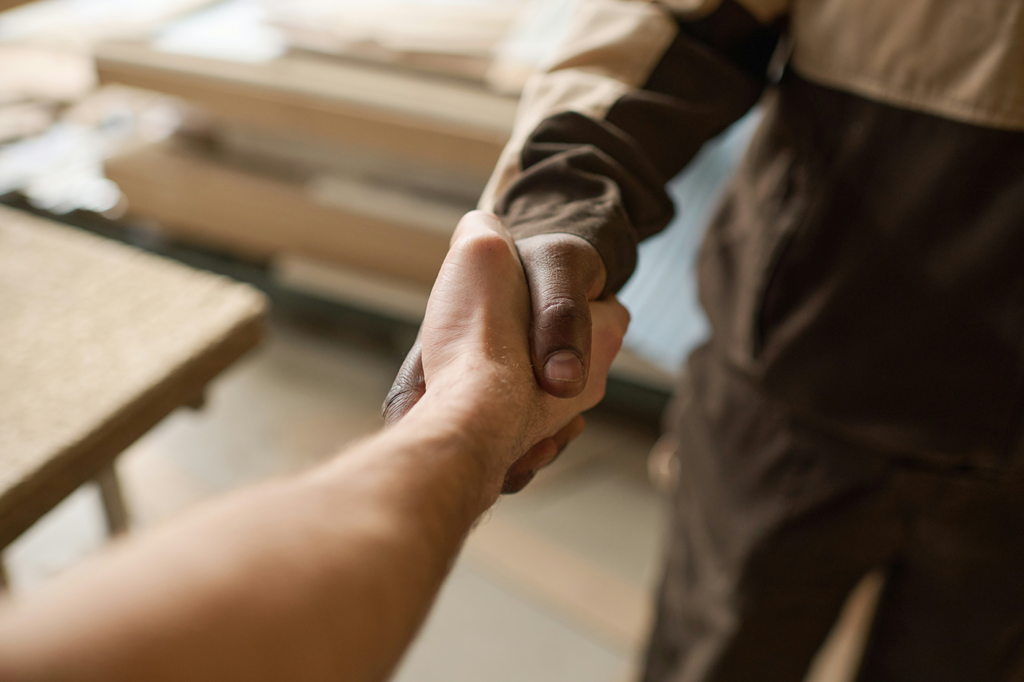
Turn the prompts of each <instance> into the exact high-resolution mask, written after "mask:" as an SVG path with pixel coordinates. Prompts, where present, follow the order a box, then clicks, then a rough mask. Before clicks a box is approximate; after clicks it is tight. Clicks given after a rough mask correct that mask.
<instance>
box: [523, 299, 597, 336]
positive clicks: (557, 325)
mask: <svg viewBox="0 0 1024 682" xmlns="http://www.w3.org/2000/svg"><path fill="white" fill-rule="evenodd" d="M536 318H537V328H538V329H539V330H542V331H561V330H564V329H566V328H570V329H571V328H573V327H578V326H582V325H585V324H589V322H590V309H589V306H588V305H587V303H586V302H583V301H580V300H578V299H576V298H573V297H571V296H550V297H547V298H544V299H543V300H542V302H541V304H540V306H539V308H538V310H537V314H536Z"/></svg>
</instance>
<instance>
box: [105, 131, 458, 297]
mask: <svg viewBox="0 0 1024 682" xmlns="http://www.w3.org/2000/svg"><path fill="white" fill-rule="evenodd" d="M106 171H107V175H108V177H110V178H111V179H112V180H113V181H114V182H116V183H117V184H118V186H120V187H121V189H122V191H123V192H124V194H125V196H126V197H127V198H128V204H129V213H130V215H133V216H137V217H142V218H147V219H152V220H155V221H157V222H158V223H159V225H160V227H161V230H162V231H164V232H165V233H167V234H170V235H175V236H178V237H182V238H185V239H189V240H192V241H195V242H198V243H204V244H209V245H212V246H216V247H219V248H225V249H228V250H230V251H232V252H234V253H237V254H239V255H243V256H248V257H253V258H258V259H269V258H271V257H273V256H275V255H278V254H282V253H292V254H297V255H301V256H307V257H311V258H315V259H318V260H325V261H334V262H337V263H341V264H344V265H348V266H352V267H355V268H361V269H364V270H368V271H371V272H377V273H382V274H384V275H388V276H392V277H394V278H396V279H398V280H402V281H407V282H411V283H414V284H419V285H421V286H422V285H428V286H429V285H431V284H432V283H433V281H434V278H435V277H436V276H437V272H438V270H439V269H440V267H441V263H442V262H443V261H444V257H445V254H446V253H447V252H448V241H449V234H450V232H451V231H452V230H454V229H455V222H451V224H450V226H449V227H448V230H447V231H442V230H441V229H439V228H440V227H441V226H440V225H439V224H436V219H437V217H438V216H440V215H442V210H443V209H442V208H438V207H435V208H437V211H436V212H435V213H433V214H431V215H433V216H434V220H435V223H432V224H431V226H427V227H425V226H424V225H423V224H422V222H421V221H420V216H419V211H418V210H417V209H416V207H415V206H412V207H411V208H409V210H407V211H406V213H405V215H407V218H406V219H405V220H404V221H403V220H401V219H400V217H399V216H398V215H396V211H397V210H398V209H400V208H402V207H401V206H397V205H396V206H387V207H386V208H384V209H382V211H381V213H380V214H378V215H376V216H374V215H369V214H368V213H366V212H365V211H366V210H367V207H366V206H360V207H358V208H360V209H361V211H364V212H360V211H357V210H352V209H348V208H345V206H344V204H343V202H342V199H339V198H337V197H332V196H328V195H327V194H325V188H324V186H323V183H318V182H303V181H301V180H294V179H292V180H290V179H287V178H283V177H282V178H278V177H273V176H270V175H258V174H255V173H251V172H247V171H245V170H241V169H239V168H236V167H233V166H229V165H226V164H224V163H220V162H218V160H216V159H215V158H213V157H211V156H209V155H204V154H201V153H198V152H195V151H191V150H189V149H186V148H184V147H183V146H181V145H178V144H174V143H168V144H162V145H155V146H151V147H146V148H143V149H140V150H137V151H135V152H133V153H130V154H127V155H125V156H122V157H117V158H115V159H112V160H110V161H108V162H107V167H106ZM343 194H344V193H342V195H343ZM458 215H460V212H459V211H458V210H452V211H451V212H450V216H451V217H452V220H453V221H457V216H458Z"/></svg>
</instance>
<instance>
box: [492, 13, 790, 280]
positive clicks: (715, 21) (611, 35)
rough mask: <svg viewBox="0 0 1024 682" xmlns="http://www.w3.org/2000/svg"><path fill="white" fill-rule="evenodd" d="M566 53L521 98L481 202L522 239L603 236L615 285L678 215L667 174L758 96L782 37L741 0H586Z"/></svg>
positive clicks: (599, 241)
mask: <svg viewBox="0 0 1024 682" xmlns="http://www.w3.org/2000/svg"><path fill="white" fill-rule="evenodd" d="M580 4H581V5H582V6H583V11H582V12H581V15H580V17H579V20H578V22H577V24H576V28H575V31H574V34H573V36H572V37H571V38H570V40H569V41H568V42H567V45H566V48H565V51H564V54H563V55H562V56H561V57H560V58H559V60H557V61H556V63H555V65H553V66H552V67H551V68H549V69H547V70H546V71H545V72H544V73H542V74H540V75H539V76H537V77H535V79H534V80H533V81H532V82H531V83H530V85H529V86H528V88H527V91H526V92H525V93H524V96H523V103H522V104H521V106H520V113H519V116H518V119H517V125H516V130H515V132H514V133H513V137H512V140H511V141H510V143H509V146H508V147H507V148H506V150H505V153H504V154H503V155H502V160H501V162H500V163H499V167H498V169H497V170H496V171H495V175H494V176H493V177H492V179H491V183H490V185H489V186H488V190H487V191H486V192H485V194H484V197H483V199H482V200H481V208H484V209H487V210H493V211H494V212H495V213H497V214H498V215H499V216H501V217H502V219H503V220H504V222H505V224H506V225H507V226H508V227H509V229H510V230H511V231H512V233H513V235H515V236H516V238H520V239H521V238H524V237H528V236H533V235H537V234H543V233H552V232H564V233H570V234H575V235H578V236H580V237H583V238H584V239H586V240H587V241H589V242H590V243H591V244H593V245H594V246H595V247H596V248H597V250H598V252H599V253H600V254H601V257H602V258H603V260H604V263H605V266H606V268H607V271H608V284H607V287H606V293H611V292H615V291H617V290H618V289H619V288H620V287H621V286H622V285H623V284H624V283H625V282H626V280H627V279H628V278H629V276H630V275H631V274H632V272H633V268H634V267H635V264H636V245H637V242H638V241H639V240H640V239H644V238H646V237H649V236H650V235H652V234H655V233H656V232H658V231H659V230H661V229H662V228H664V227H665V226H666V225H667V224H668V222H669V221H670V220H671V219H672V216H673V214H674V210H673V206H672V202H671V200H670V199H669V197H668V194H667V193H666V191H665V184H666V183H667V182H668V181H669V180H670V179H671V178H672V177H673V176H675V175H676V174H677V173H678V172H679V171H680V170H681V169H682V168H683V167H684V166H685V165H686V164H687V163H688V162H689V161H690V159H692V158H693V156H694V155H695V154H696V153H697V151H698V150H699V149H700V147H701V146H702V145H703V144H704V142H705V141H707V140H708V139H710V138H712V137H714V136H715V135H717V134H718V133H720V132H721V131H722V130H724V129H725V128H726V127H728V126H729V125H730V124H731V123H732V122H734V121H736V120H737V119H739V118H740V117H742V116H743V114H744V113H746V112H747V111H748V110H749V109H750V108H751V107H752V106H753V105H754V104H755V103H756V102H757V100H758V99H759V98H760V95H761V92H762V90H763V88H764V85H765V72H766V70H767V65H768V61H769V59H770V57H771V54H772V52H773V51H774V48H775V45H776V43H777V41H778V35H779V31H778V28H777V22H776V24H773V25H771V26H768V25H765V24H764V23H762V22H761V21H759V20H758V19H756V18H755V17H754V16H753V15H752V14H751V13H750V12H749V11H747V10H746V9H744V8H743V7H741V6H740V5H738V4H736V2H734V1H733V0H725V1H724V2H722V3H720V4H719V5H718V6H717V8H716V9H715V10H714V11H712V12H710V13H709V14H706V15H704V16H701V17H694V16H692V15H691V16H689V17H688V18H684V17H683V16H682V15H673V14H672V13H671V12H670V10H668V9H667V8H666V7H664V6H662V5H658V4H653V3H644V2H630V1H628V0H582V1H581V3H580Z"/></svg>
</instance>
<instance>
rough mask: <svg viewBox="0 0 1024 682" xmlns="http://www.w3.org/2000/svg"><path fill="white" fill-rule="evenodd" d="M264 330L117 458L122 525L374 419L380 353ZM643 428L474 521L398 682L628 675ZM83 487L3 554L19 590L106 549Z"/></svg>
mask: <svg viewBox="0 0 1024 682" xmlns="http://www.w3.org/2000/svg"><path fill="white" fill-rule="evenodd" d="M366 346H367V344H365V343H364V344H358V343H356V344H352V343H340V342H338V341H337V340H336V339H328V338H325V337H323V336H321V335H317V334H313V333H310V332H308V331H303V330H302V329H300V328H298V327H296V326H294V325H290V324H282V323H278V324H275V326H274V328H273V331H272V334H271V338H270V339H269V340H268V342H267V343H266V344H265V345H264V346H263V347H262V348H261V350H259V351H258V352H256V353H254V354H253V355H251V356H250V357H248V358H246V359H245V360H244V361H242V362H241V363H239V364H238V365H237V366H236V367H234V368H233V369H231V370H230V371H229V372H227V373H225V374H224V375H223V376H222V377H221V378H220V379H219V380H218V381H217V382H216V383H215V384H214V385H213V386H212V388H211V390H210V393H209V395H208V399H207V404H206V406H205V408H204V409H202V410H201V411H191V410H187V409H182V410H179V411H178V412H176V413H174V414H173V415H171V416H170V417H169V418H168V419H166V420H165V421H164V422H163V423H162V424H161V425H159V426H158V427H157V428H155V429H154V430H153V431H151V432H150V433H149V434H147V435H146V436H145V437H144V438H143V439H142V440H140V441H139V442H138V443H136V444H135V445H134V446H133V447H132V448H131V449H130V450H129V451H127V452H126V453H124V455H123V456H122V457H121V459H120V461H119V465H118V466H119V472H120V475H121V479H122V482H123V485H124V487H125V493H126V496H127V498H128V502H129V505H130V508H131V512H132V515H133V519H134V527H135V529H136V532H142V531H143V530H144V528H145V527H146V526H149V525H151V524H154V523H157V522H160V521H163V520H164V519H167V518H170V517H173V516H174V515H175V514H177V513H179V512H180V511H181V510H183V509H185V508H186V507H189V506H191V505H193V504H196V503H198V502H200V501H202V500H203V499H204V498H208V497H210V496H213V495H216V494H218V493H222V492H224V491H226V490H229V489H231V488H235V487H238V486H240V485H244V484H246V483H250V482H252V481H256V480H259V479H262V478H266V477H269V476H275V475H281V474H286V473H288V472H292V471H296V470H299V469H302V468H304V467H308V466H310V465H312V464H314V463H315V462H317V461H320V460H322V459H324V458H326V457H329V456H331V455H332V454H333V453H335V452H337V451H338V449H339V448H340V447H341V446H342V445H343V444H344V443H345V442H347V441H350V440H351V439H353V438H357V437H359V436H361V435H363V434H366V433H369V432H371V431H373V430H374V429H376V428H378V427H379V426H380V425H381V419H380V416H379V414H380V405H381V402H382V400H383V398H384V395H385V394H386V392H387V390H388V388H389V387H390V384H391V380H392V377H393V376H394V374H395V371H396V369H397V366H396V361H395V358H394V356H393V354H382V353H379V352H374V351H373V350H371V349H369V348H367V347H366ZM654 438H655V434H654V433H652V431H651V430H650V429H649V428H642V427H639V426H635V425H631V424H630V423H628V422H626V421H624V420H621V419H617V418H615V417H614V416H609V415H595V416H593V417H592V418H591V419H590V422H589V426H588V429H587V432H586V433H585V434H584V435H583V436H582V437H581V438H580V439H579V440H578V441H577V442H575V443H574V444H573V445H572V446H571V447H570V448H569V449H568V450H567V451H566V452H565V453H564V455H563V456H562V458H561V459H560V460H559V461H558V462H557V463H556V464H555V465H553V466H552V467H551V468H549V469H548V470H546V471H545V472H543V473H542V475H540V476H538V478H537V479H536V480H535V481H534V483H533V484H532V485H531V486H530V488H528V489H527V490H526V491H524V492H523V493H521V494H519V495H516V496H513V497H509V498H505V499H503V500H502V501H501V502H500V503H499V504H498V506H497V507H496V508H495V509H494V510H493V511H492V512H491V513H490V514H489V515H488V517H487V519H486V520H485V521H484V522H483V523H481V524H480V526H479V527H478V529H477V530H476V531H474V533H473V535H472V536H471V538H470V540H469V541H468V543H467V546H466V549H465V551H464V553H463V555H462V557H461V558H460V560H459V562H458V564H457V565H456V567H455V569H454V571H453V573H452V576H451V579H450V580H449V581H448V583H447V585H446V586H445V588H444V590H443V592H442V594H441V596H440V599H439V601H438V604H437V608H436V609H435V610H434V612H433V614H432V615H431V617H430V620H429V621H428V623H427V625H426V627H425V628H424V630H423V632H422V633H421V635H420V637H419V638H418V640H417V642H416V644H415V645H414V646H413V648H412V650H411V651H410V652H409V654H408V656H407V657H406V659H405V661H404V663H403V664H402V667H401V670H400V672H399V674H398V676H397V679H398V680H399V681H400V682H434V681H437V682H462V681H466V682H476V681H478V680H487V681H488V682H506V681H508V682H512V681H523V680H530V681H531V682H545V681H547V680H551V681H552V682H555V681H557V682H573V681H575V680H579V681H581V682H583V681H587V682H599V681H605V680H607V681H610V682H626V681H627V680H629V679H631V677H632V673H633V671H634V670H635V666H636V658H637V653H638V651H639V648H640V646H641V642H642V640H643V636H644V633H645V631H646V628H647V623H648V616H649V594H650V590H651V587H652V585H653V584H654V583H655V581H656V579H657V566H658V560H657V559H658V555H659V547H660V543H661V536H662V528H663V520H662V513H661V507H662V500H661V499H660V498H659V495H658V494H657V493H656V492H655V491H654V490H653V489H652V488H651V486H650V484H649V482H648V479H647V473H646V455H647V452H648V451H649V450H650V448H651V445H652V444H653V440H654ZM104 542H105V540H104V533H103V522H102V517H101V515H100V507H99V502H98V497H97V494H96V492H95V490H93V489H91V488H90V487H89V486H86V487H84V488H83V489H81V490H80V491H78V492H77V493H76V494H75V495H73V496H72V497H70V498H68V499H67V500H66V501H65V502H64V503H63V504H62V505H61V506H60V507H58V508H57V509H55V510H54V511H53V512H51V514H50V515H48V516H47V517H46V518H44V519H43V520H42V521H41V522H40V523H39V524H37V525H36V526H35V527H34V528H33V529H32V530H30V531H29V532H28V533H26V534H25V535H24V536H23V537H22V538H20V539H19V540H18V541H17V542H16V543H15V544H13V545H12V546H11V547H10V548H9V549H8V551H7V552H6V555H5V560H6V563H7V566H8V571H9V574H10V580H11V585H12V590H13V592H14V594H15V596H17V595H18V594H24V593H27V592H29V591H32V590H35V589H39V588H40V586H43V585H45V583H46V581H47V579H49V578H50V577H52V576H53V575H54V574H56V573H58V572H60V571H62V570H65V569H67V568H69V567H71V566H73V565H74V564H75V563H76V562H77V561H79V560H80V559H81V558H82V557H84V556H86V555H88V554H89V553H90V552H93V551H96V550H97V549H98V548H100V547H102V545H103V544H104Z"/></svg>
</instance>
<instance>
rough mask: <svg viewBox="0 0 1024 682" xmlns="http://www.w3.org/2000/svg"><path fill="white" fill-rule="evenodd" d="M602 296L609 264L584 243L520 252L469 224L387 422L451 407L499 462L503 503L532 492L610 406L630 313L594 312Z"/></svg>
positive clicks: (607, 304)
mask: <svg viewBox="0 0 1024 682" xmlns="http://www.w3.org/2000/svg"><path fill="white" fill-rule="evenodd" d="M520 256H522V260H521V258H520ZM524 264H525V268H524ZM528 276H529V283H528V281H527V277H528ZM603 286H604V266H603V264H602V263H601V262H600V256H598V254H597V252H596V251H595V250H594V249H593V248H592V247H590V246H589V244H586V243H585V242H583V241H582V240H581V239H580V238H578V237H574V236H571V235H560V234H559V235H543V236H540V237H534V238H531V239H527V240H524V241H523V242H520V246H519V250H518V251H517V248H516V244H515V243H514V242H513V239H512V237H511V235H510V234H509V233H508V232H507V231H506V230H505V228H504V227H503V226H502V225H501V223H500V221H499V220H498V219H497V217H495V216H493V215H491V214H488V213H484V212H481V211H474V212H471V213H469V214H467V215H466V216H465V217H464V218H463V219H462V221H461V222H460V223H459V225H458V227H457V229H456V230H455V234H454V235H453V236H452V244H451V249H450V251H449V253H448V256H447V258H446V259H445V262H444V265H443V266H442V267H441V271H440V274H439V275H438V278H437V281H436V283H435V285H434V288H433V291H432V292H431V295H430V301H429V303H428V305H427V313H426V317H425V319H424V322H423V326H422V328H421V329H420V335H419V337H418V338H417V340H416V344H415V346H414V347H413V349H412V351H410V353H409V356H408V357H407V358H406V361H405V363H404V364H403V366H402V368H401V370H400V371H399V374H398V377H397V378H396V380H395V384H394V386H393V387H392V389H391V392H390V393H389V395H388V397H387V400H386V401H385V403H384V417H385V421H386V422H387V424H388V425H389V426H390V425H392V424H394V423H396V422H398V421H400V420H401V419H403V418H404V417H405V415H406V414H407V413H410V412H415V411H417V409H420V410H425V409H426V407H425V406H426V405H427V404H431V405H432V406H433V407H435V408H436V407H437V406H441V407H442V408H443V409H442V412H443V413H444V415H445V416H444V418H445V419H446V420H448V422H449V424H450V425H451V426H452V427H453V428H455V429H457V430H459V431H460V432H461V433H462V434H463V435H464V437H465V438H468V439H471V440H473V441H474V443H473V446H474V447H475V448H477V449H478V451H480V452H486V453H488V459H489V460H490V461H489V462H488V464H489V465H491V466H492V467H493V470H491V471H488V477H487V480H488V481H489V482H490V483H491V484H492V485H493V487H494V490H493V493H494V496H495V497H496V496H497V492H498V490H499V489H500V491H501V492H504V493H512V492H517V491H519V490H521V489H522V488H523V487H524V486H525V485H526V484H527V483H529V481H530V479H532V478H533V476H534V474H536V472H537V471H538V470H540V469H541V468H543V467H544V466H546V465H548V464H550V463H551V461H553V460H554V459H555V457H556V456H557V455H558V454H559V453H560V452H561V450H562V449H563V448H564V447H565V446H566V445H567V444H568V443H569V442H570V441H571V440H573V439H574V438H575V437H576V436H578V435H579V434H580V433H581V432H582V431H583V428H584V420H583V417H582V416H581V414H580V413H582V412H583V411H585V410H587V409H590V408H591V407H593V406H594V405H596V404H597V403H598V402H599V401H600V400H601V398H602V397H603V395H604V390H605V384H606V380H607V376H608V368H609V366H610V365H611V363H612V360H613V359H614V358H615V355H616V354H617V353H618V351H619V348H620V347H621V345H622V338H623V335H624V334H625V332H626V327H627V325H628V324H629V313H628V312H627V311H626V309H625V308H624V307H623V306H622V305H621V304H620V303H619V302H618V301H617V300H616V299H615V298H614V297H613V296H610V297H607V298H605V299H602V300H593V299H595V298H597V296H598V295H599V294H600V293H601V290H602V288H603ZM531 295H532V300H531ZM531 311H532V312H531ZM588 365H589V366H588ZM430 411H431V412H432V413H433V414H437V413H438V410H436V409H431V410H430Z"/></svg>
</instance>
